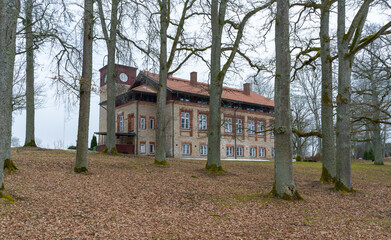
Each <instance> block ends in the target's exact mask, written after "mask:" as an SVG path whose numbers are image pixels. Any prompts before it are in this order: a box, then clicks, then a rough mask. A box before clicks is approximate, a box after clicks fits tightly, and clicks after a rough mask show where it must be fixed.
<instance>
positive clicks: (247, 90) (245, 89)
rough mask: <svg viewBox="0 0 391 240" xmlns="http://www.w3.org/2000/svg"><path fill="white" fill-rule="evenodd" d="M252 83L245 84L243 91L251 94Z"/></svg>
mask: <svg viewBox="0 0 391 240" xmlns="http://www.w3.org/2000/svg"><path fill="white" fill-rule="evenodd" d="M250 92H251V90H250V83H245V84H243V93H244V94H246V95H250Z"/></svg>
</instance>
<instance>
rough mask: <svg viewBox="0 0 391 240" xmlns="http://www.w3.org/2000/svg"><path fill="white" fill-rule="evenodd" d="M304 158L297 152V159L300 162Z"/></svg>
mask: <svg viewBox="0 0 391 240" xmlns="http://www.w3.org/2000/svg"><path fill="white" fill-rule="evenodd" d="M302 160H303V159H302V158H301V156H300V155H299V154H297V156H296V161H298V162H301V161H302Z"/></svg>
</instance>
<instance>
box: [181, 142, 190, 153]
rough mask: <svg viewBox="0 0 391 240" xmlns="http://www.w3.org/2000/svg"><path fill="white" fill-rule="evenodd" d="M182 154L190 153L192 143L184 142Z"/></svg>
mask: <svg viewBox="0 0 391 240" xmlns="http://www.w3.org/2000/svg"><path fill="white" fill-rule="evenodd" d="M182 154H183V155H190V144H182Z"/></svg>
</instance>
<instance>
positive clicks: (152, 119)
mask: <svg viewBox="0 0 391 240" xmlns="http://www.w3.org/2000/svg"><path fill="white" fill-rule="evenodd" d="M149 128H150V129H155V119H154V118H150V119H149Z"/></svg>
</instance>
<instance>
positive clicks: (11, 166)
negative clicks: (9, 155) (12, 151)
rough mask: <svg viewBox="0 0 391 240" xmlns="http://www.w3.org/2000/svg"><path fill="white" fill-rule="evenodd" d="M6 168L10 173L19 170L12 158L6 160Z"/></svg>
mask: <svg viewBox="0 0 391 240" xmlns="http://www.w3.org/2000/svg"><path fill="white" fill-rule="evenodd" d="M4 169H7V170H8V173H9V174H14V173H15V171H17V170H18V168H17V167H16V165H15V164H14V162H13V161H12V160H11V159H6V160H4Z"/></svg>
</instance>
